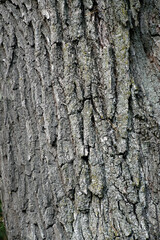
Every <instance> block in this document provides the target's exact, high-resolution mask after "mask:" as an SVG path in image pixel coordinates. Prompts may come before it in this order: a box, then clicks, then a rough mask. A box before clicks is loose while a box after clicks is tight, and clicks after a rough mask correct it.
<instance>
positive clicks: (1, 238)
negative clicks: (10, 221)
mask: <svg viewBox="0 0 160 240" xmlns="http://www.w3.org/2000/svg"><path fill="white" fill-rule="evenodd" d="M0 240H7V236H6V230H5V225H4V221H3V215H2V202H1V200H0Z"/></svg>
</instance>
